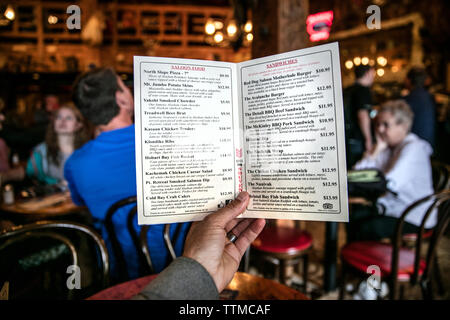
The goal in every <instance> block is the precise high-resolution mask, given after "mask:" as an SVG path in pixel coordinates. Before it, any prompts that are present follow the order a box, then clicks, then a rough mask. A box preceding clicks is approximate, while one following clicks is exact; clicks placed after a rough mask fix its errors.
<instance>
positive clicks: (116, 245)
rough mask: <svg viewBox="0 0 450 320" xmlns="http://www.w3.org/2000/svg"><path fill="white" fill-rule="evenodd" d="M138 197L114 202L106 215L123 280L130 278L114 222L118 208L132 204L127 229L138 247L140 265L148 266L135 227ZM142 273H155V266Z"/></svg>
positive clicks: (120, 275)
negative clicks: (141, 252)
mask: <svg viewBox="0 0 450 320" xmlns="http://www.w3.org/2000/svg"><path fill="white" fill-rule="evenodd" d="M136 201H137V198H136V196H130V197H126V198H124V199H121V200H119V201H117V202H115V203H113V204H112V205H111V206H110V207H109V209H108V211H107V212H106V217H105V228H106V231H107V232H108V236H109V239H110V241H111V246H112V250H113V254H114V257H115V260H116V265H117V270H118V279H117V281H119V282H123V281H127V280H130V278H129V275H128V271H127V265H126V262H125V255H124V253H123V250H122V246H121V245H120V242H119V240H118V239H117V235H116V231H115V227H114V223H113V216H114V215H115V214H116V213H117V212H118V209H120V208H123V207H125V206H130V207H131V209H130V210H129V211H128V214H127V221H126V224H127V230H128V232H129V234H130V236H131V239H132V241H133V244H134V247H135V249H136V252H137V255H138V259H139V266H140V268H141V269H144V268H146V266H147V264H146V262H145V260H144V257H143V256H142V255H141V254H140V250H139V249H138V248H139V247H140V244H139V240H138V236H137V233H136V231H135V229H134V227H133V219H134V218H135V217H136V212H137V204H136ZM140 273H143V274H148V273H153V268H151V266H150V269H149V270H148V269H147V270H141V272H140Z"/></svg>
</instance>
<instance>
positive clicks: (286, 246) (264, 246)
mask: <svg viewBox="0 0 450 320" xmlns="http://www.w3.org/2000/svg"><path fill="white" fill-rule="evenodd" d="M251 248H252V249H255V251H256V253H257V254H258V255H259V256H261V257H262V258H263V261H267V262H269V263H271V264H272V265H274V266H275V277H276V278H278V280H279V282H280V283H282V284H287V281H288V277H287V274H286V272H285V271H286V267H287V266H289V265H299V263H300V262H301V260H303V290H304V291H305V292H306V290H307V280H308V261H309V259H308V258H309V253H310V250H311V248H312V237H311V235H310V234H309V233H308V232H307V231H304V230H300V228H299V227H298V226H297V225H296V226H295V227H284V226H277V225H276V224H275V223H274V222H271V223H270V224H268V225H267V226H266V227H265V228H264V229H263V231H262V232H261V233H260V234H259V236H258V237H257V238H256V239H255V241H253V243H252V245H251Z"/></svg>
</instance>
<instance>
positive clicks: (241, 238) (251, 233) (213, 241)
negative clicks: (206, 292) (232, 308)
mask: <svg viewBox="0 0 450 320" xmlns="http://www.w3.org/2000/svg"><path fill="white" fill-rule="evenodd" d="M249 200H250V196H249V194H248V193H247V192H245V191H244V192H241V193H240V194H239V195H238V196H237V198H236V199H235V200H234V201H232V202H231V203H230V204H228V205H227V206H226V207H225V208H222V209H220V210H218V211H217V212H215V213H212V214H210V215H209V216H207V217H206V218H205V219H204V220H203V221H199V222H194V223H193V224H192V226H191V230H190V231H189V233H188V235H187V238H186V243H185V249H184V252H183V256H185V257H188V258H191V259H194V260H196V261H197V262H199V263H200V264H201V265H202V266H203V267H204V268H205V269H206V270H207V271H208V272H209V274H210V275H211V277H212V278H213V280H214V283H215V284H216V287H217V290H218V291H219V292H221V291H222V290H223V289H224V288H225V287H226V286H227V285H228V283H229V282H230V281H231V280H232V279H233V276H234V274H235V272H236V271H237V269H238V267H239V262H240V261H241V258H242V256H243V255H244V253H245V250H247V248H248V247H249V245H250V244H251V243H252V242H253V240H255V239H256V237H257V236H258V235H259V233H260V232H261V231H262V229H263V228H264V225H265V223H266V221H265V220H264V219H237V218H236V217H237V216H238V215H239V214H241V213H242V212H244V210H245V208H246V207H247V205H248V202H249ZM231 230H233V233H234V235H235V236H236V237H237V240H236V241H235V242H234V243H232V242H230V241H229V240H228V238H227V233H228V232H229V231H231Z"/></svg>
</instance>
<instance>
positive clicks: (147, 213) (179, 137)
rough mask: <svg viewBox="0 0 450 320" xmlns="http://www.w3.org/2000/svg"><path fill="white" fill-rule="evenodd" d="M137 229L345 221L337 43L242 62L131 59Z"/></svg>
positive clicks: (342, 139) (340, 96) (343, 145)
mask: <svg viewBox="0 0 450 320" xmlns="http://www.w3.org/2000/svg"><path fill="white" fill-rule="evenodd" d="M134 94H135V128H136V178H137V199H138V221H139V224H156V223H173V222H184V221H194V220H201V219H203V218H204V217H205V216H206V215H208V214H210V213H211V212H214V211H216V210H218V209H219V208H221V207H223V206H225V205H226V204H227V203H228V202H230V201H231V200H232V199H234V198H235V196H236V195H237V194H238V193H239V192H240V191H242V190H245V191H247V192H249V193H250V195H251V200H250V203H249V205H248V207H247V210H246V211H245V212H244V213H243V214H242V215H241V216H240V217H261V218H273V219H294V220H320V221H348V204H347V180H346V163H345V141H344V140H345V139H344V116H343V103H342V87H341V72H340V61H339V49H338V44H337V43H330V44H325V45H320V46H315V47H311V48H307V49H302V50H296V51H291V52H287V53H282V54H277V55H273V56H268V57H264V58H259V59H254V60H250V61H246V62H242V63H229V62H219V61H203V60H192V59H175V58H160V57H137V56H136V57H134Z"/></svg>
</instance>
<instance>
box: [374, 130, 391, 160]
mask: <svg viewBox="0 0 450 320" xmlns="http://www.w3.org/2000/svg"><path fill="white" fill-rule="evenodd" d="M375 139H376V141H377V142H376V144H375V146H374V147H373V150H372V152H371V153H372V156H376V155H378V154H379V153H380V152H381V151H383V150H385V149H386V148H387V147H388V145H387V142H386V140H384V139H383V138H382V137H381V135H380V134H378V133H376V134H375Z"/></svg>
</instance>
